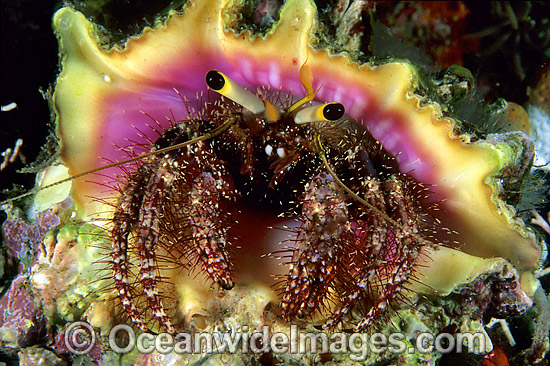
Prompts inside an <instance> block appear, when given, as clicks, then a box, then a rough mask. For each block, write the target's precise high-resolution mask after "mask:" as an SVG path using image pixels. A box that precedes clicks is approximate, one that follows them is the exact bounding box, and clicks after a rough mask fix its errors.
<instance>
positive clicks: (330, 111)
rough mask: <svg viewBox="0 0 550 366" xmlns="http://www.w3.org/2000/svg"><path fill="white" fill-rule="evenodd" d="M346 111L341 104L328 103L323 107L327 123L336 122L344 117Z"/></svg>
mask: <svg viewBox="0 0 550 366" xmlns="http://www.w3.org/2000/svg"><path fill="white" fill-rule="evenodd" d="M345 112H346V109H345V108H344V106H343V105H342V104H341V103H328V104H325V106H324V107H323V117H325V118H326V119H327V121H336V120H339V119H340V118H342V117H343V116H344V113H345Z"/></svg>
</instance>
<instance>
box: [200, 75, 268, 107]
mask: <svg viewBox="0 0 550 366" xmlns="http://www.w3.org/2000/svg"><path fill="white" fill-rule="evenodd" d="M206 85H208V87H209V88H210V89H212V90H214V91H215V92H218V93H220V94H221V95H223V96H224V97H226V98H229V99H231V100H232V101H234V102H235V103H237V104H240V105H241V106H243V107H244V108H246V109H248V110H249V111H250V112H252V113H255V114H260V113H263V112H264V111H265V104H264V101H263V100H261V99H260V98H258V97H257V96H256V95H254V94H252V93H251V92H249V91H248V90H246V89H245V88H243V87H242V86H240V85H239V84H237V83H236V82H234V81H233V80H231V79H230V78H228V77H227V76H226V75H224V74H222V73H221V72H219V71H218V70H210V71H208V73H207V74H206Z"/></svg>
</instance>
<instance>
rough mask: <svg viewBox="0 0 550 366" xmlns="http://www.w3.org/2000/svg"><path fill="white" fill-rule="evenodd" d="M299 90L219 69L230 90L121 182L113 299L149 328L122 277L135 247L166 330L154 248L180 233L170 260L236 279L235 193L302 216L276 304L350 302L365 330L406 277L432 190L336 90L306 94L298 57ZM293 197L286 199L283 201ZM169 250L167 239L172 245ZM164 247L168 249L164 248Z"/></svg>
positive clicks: (347, 306) (336, 317)
mask: <svg viewBox="0 0 550 366" xmlns="http://www.w3.org/2000/svg"><path fill="white" fill-rule="evenodd" d="M300 78H301V80H302V83H303V86H304V88H305V89H306V91H307V95H306V96H305V97H303V98H302V99H300V100H298V101H296V102H294V103H292V100H291V99H292V97H291V96H288V97H285V98H284V99H283V97H282V95H281V94H280V93H269V92H264V93H263V94H262V93H258V94H257V95H256V94H253V93H251V92H249V91H247V90H246V89H244V88H242V87H241V86H239V85H238V84H237V83H235V82H234V81H232V80H231V79H230V78H229V77H228V76H226V75H224V74H223V73H221V72H220V71H217V70H211V71H209V72H208V73H207V75H206V83H207V85H208V87H209V88H210V89H212V90H214V91H216V92H218V93H219V94H221V95H223V96H224V99H222V100H218V101H217V102H214V103H207V104H206V107H205V110H203V111H202V112H201V113H200V116H199V115H197V116H196V118H190V119H187V120H184V121H178V122H177V123H175V124H174V125H173V126H172V127H171V128H169V129H167V130H166V131H165V132H164V133H163V134H162V135H161V136H160V137H159V138H158V139H157V140H156V141H155V144H154V147H153V150H152V153H153V154H150V155H149V156H147V157H146V158H145V159H144V162H143V163H142V164H140V166H139V167H138V168H137V169H136V170H135V171H134V172H133V173H131V174H129V177H128V181H127V183H126V184H125V186H124V188H123V189H122V194H121V196H120V198H119V199H118V203H117V204H116V207H115V213H114V216H113V219H112V221H113V228H112V231H111V243H112V253H111V255H112V269H113V277H114V283H115V286H116V290H117V292H118V294H119V298H120V301H121V303H122V306H123V308H124V310H125V311H126V313H127V314H128V315H129V316H130V318H131V320H132V321H133V323H135V325H136V326H138V327H139V328H141V329H142V330H148V326H147V324H146V321H144V320H143V319H142V317H141V316H140V313H141V312H142V311H143V309H138V306H137V305H136V302H135V300H134V299H133V295H132V294H133V293H135V291H136V289H135V288H133V285H132V284H131V283H130V281H129V280H128V276H129V275H128V267H129V265H128V262H127V261H128V258H129V253H128V252H129V251H131V250H133V251H135V252H136V253H137V257H138V258H139V267H140V269H139V275H137V278H138V281H139V284H140V285H139V286H140V289H141V290H140V291H143V292H144V293H145V295H146V304H147V307H148V308H149V309H150V310H151V313H152V315H153V316H154V318H155V320H156V321H158V323H159V325H160V326H162V327H163V328H164V329H165V330H166V331H168V332H173V331H174V326H173V325H172V322H171V320H170V318H169V317H168V316H167V314H166V311H165V309H164V306H163V302H162V296H160V294H159V291H160V290H159V285H158V282H159V278H158V275H157V273H158V271H157V270H158V269H157V255H156V251H157V249H158V247H159V246H163V245H164V246H166V245H167V244H166V243H170V244H168V245H177V247H178V248H180V249H178V250H177V251H176V252H177V254H173V255H172V257H173V258H171V259H169V261H172V262H174V263H180V264H183V263H187V264H189V265H190V266H191V267H192V266H193V265H196V266H199V267H200V268H201V269H202V270H204V271H205V272H206V274H207V275H208V277H209V278H210V279H211V280H212V281H213V282H214V283H217V284H218V285H219V286H220V287H221V288H222V289H225V290H231V289H232V288H233V286H234V284H235V282H234V279H233V276H232V266H231V258H230V246H231V239H230V229H231V227H233V226H235V225H238V224H237V223H236V222H233V220H232V219H231V217H232V215H231V211H232V204H231V203H232V202H234V201H239V200H248V201H257V202H258V204H261V202H269V203H270V204H271V205H272V207H274V209H275V210H278V211H280V212H279V213H281V214H284V215H292V214H291V213H290V212H295V213H296V215H294V216H295V217H296V219H297V220H298V221H299V223H300V224H299V226H298V227H297V228H296V229H295V238H294V240H293V241H294V243H293V245H292V246H288V247H287V248H286V249H281V250H280V251H278V255H282V256H286V257H287V258H288V260H287V262H288V265H289V269H288V275H286V276H285V277H284V278H283V279H282V281H281V282H282V288H281V290H282V304H281V307H282V316H283V318H285V319H286V320H292V319H295V318H296V317H305V316H310V315H312V314H314V313H315V312H316V311H318V310H320V309H321V308H326V307H329V303H334V304H333V305H332V307H333V308H334V309H333V312H332V313H333V315H332V317H331V318H330V319H329V320H328V321H327V322H326V324H325V327H333V326H335V325H336V324H338V323H339V322H341V321H342V319H343V318H344V316H345V315H347V314H348V313H350V311H351V310H352V309H353V308H354V307H355V306H356V305H358V304H361V307H363V308H365V309H367V312H366V313H365V314H364V316H363V319H362V320H361V321H360V323H359V324H357V325H356V327H355V328H356V330H358V331H361V330H364V329H366V328H367V327H369V325H371V324H372V323H373V322H374V321H375V320H377V319H379V318H380V317H381V316H382V315H383V314H384V312H385V311H386V309H387V307H388V304H390V303H392V302H393V301H395V300H396V298H397V297H399V293H400V291H401V290H403V289H404V287H405V284H406V283H407V282H408V281H410V280H411V279H412V278H413V276H414V265H415V261H416V259H417V257H418V255H419V252H420V246H422V245H427V244H428V243H429V241H428V240H427V239H426V238H427V236H428V235H427V233H428V227H430V228H431V225H428V224H427V223H428V221H427V220H426V218H425V217H422V215H421V214H420V213H419V212H420V209H419V204H418V203H417V202H415V201H417V199H416V197H418V196H419V194H421V193H422V192H425V191H426V190H425V189H424V188H421V187H419V185H418V184H416V183H414V182H413V181H412V180H411V179H409V178H408V177H407V176H406V175H404V174H402V173H401V172H400V171H399V169H398V167H397V164H396V161H395V159H394V158H393V157H392V156H391V155H389V154H388V153H387V152H386V151H385V150H384V148H383V147H382V146H381V145H380V144H379V143H378V142H377V141H376V140H375V139H374V138H373V137H372V136H371V135H370V133H369V132H368V131H367V130H366V129H365V128H363V127H361V126H360V125H359V124H357V122H355V121H354V120H352V119H351V118H349V117H347V116H346V115H345V107H344V106H343V105H342V104H340V103H338V102H331V103H326V104H320V105H310V106H307V104H308V103H309V102H310V101H312V100H313V98H314V97H315V94H316V92H314V90H313V88H312V86H311V79H312V76H311V72H310V71H309V69H308V68H307V65H304V66H302V68H301V70H300ZM290 202H294V203H293V204H291V203H290ZM169 252H170V251H169ZM171 252H172V253H173V252H174V250H172V251H171Z"/></svg>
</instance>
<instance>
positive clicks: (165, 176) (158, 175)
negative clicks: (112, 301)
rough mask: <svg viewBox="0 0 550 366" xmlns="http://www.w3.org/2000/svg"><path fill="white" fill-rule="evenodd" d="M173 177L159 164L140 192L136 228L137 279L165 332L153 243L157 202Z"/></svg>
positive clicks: (169, 329) (156, 233) (169, 328)
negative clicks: (139, 266) (138, 275)
mask: <svg viewBox="0 0 550 366" xmlns="http://www.w3.org/2000/svg"><path fill="white" fill-rule="evenodd" d="M175 179H177V176H176V173H175V172H174V171H173V170H172V169H171V168H170V167H169V166H168V165H166V166H161V167H160V168H159V169H158V170H157V171H156V172H155V174H154V176H153V177H152V178H151V179H150V181H149V184H148V186H147V189H146V191H145V193H144V195H143V200H142V204H141V210H140V212H139V224H140V226H139V227H138V231H137V249H138V255H139V259H140V264H141V271H140V276H141V278H140V282H141V286H142V287H143V290H144V291H145V294H146V295H147V304H148V305H149V307H150V309H151V312H152V313H153V316H155V318H157V320H158V322H159V324H160V325H161V326H162V327H163V328H164V329H166V331H167V332H169V333H173V331H174V328H173V326H172V324H171V322H170V319H168V316H167V315H166V312H165V310H164V307H163V305H162V301H161V299H160V297H159V292H158V285H157V278H156V271H155V268H156V256H155V249H154V245H155V244H156V243H157V242H158V239H159V236H160V228H161V220H162V213H160V214H159V212H158V203H159V202H165V201H166V198H167V196H168V194H169V193H170V189H171V183H172V182H173V181H174V180H175Z"/></svg>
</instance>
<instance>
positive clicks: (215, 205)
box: [187, 172, 235, 290]
mask: <svg viewBox="0 0 550 366" xmlns="http://www.w3.org/2000/svg"><path fill="white" fill-rule="evenodd" d="M216 178H218V179H216ZM229 193H230V191H229V190H228V184H227V183H226V182H225V181H224V179H223V178H222V176H221V175H219V176H218V177H216V176H215V175H214V173H210V172H203V173H202V174H201V175H199V176H198V177H197V178H196V179H195V180H194V182H193V184H192V186H191V191H190V194H189V199H190V205H189V207H188V209H187V215H188V218H189V222H190V224H191V232H192V238H193V239H192V240H193V246H194V248H195V251H196V254H197V258H198V260H199V262H202V267H203V268H204V269H205V270H206V272H207V273H208V276H209V277H210V278H211V279H212V280H213V281H214V282H217V283H218V284H219V285H220V287H222V288H224V289H226V290H230V289H232V288H233V286H234V285H235V283H234V281H233V277H232V275H231V271H230V269H231V263H230V260H229V256H228V253H227V250H226V247H227V246H228V240H227V231H228V229H229V227H228V225H227V220H226V219H225V218H224V215H225V214H224V213H223V212H221V211H220V205H219V204H220V201H221V200H222V199H223V196H224V195H227V194H229Z"/></svg>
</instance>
